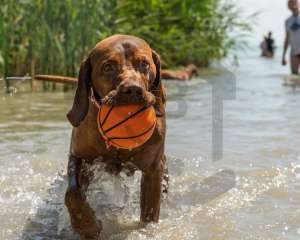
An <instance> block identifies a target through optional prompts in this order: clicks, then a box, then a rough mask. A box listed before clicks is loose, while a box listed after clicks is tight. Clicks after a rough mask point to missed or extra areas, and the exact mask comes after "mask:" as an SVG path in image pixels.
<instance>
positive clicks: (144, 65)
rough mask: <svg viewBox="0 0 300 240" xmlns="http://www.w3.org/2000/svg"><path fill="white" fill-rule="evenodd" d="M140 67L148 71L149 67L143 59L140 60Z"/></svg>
mask: <svg viewBox="0 0 300 240" xmlns="http://www.w3.org/2000/svg"><path fill="white" fill-rule="evenodd" d="M140 68H141V69H142V70H143V71H148V70H149V68H150V64H149V63H148V62H147V61H146V60H143V61H141V62H140Z"/></svg>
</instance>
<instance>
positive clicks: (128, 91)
mask: <svg viewBox="0 0 300 240" xmlns="http://www.w3.org/2000/svg"><path fill="white" fill-rule="evenodd" d="M118 92H119V93H121V94H125V95H128V96H140V95H142V93H143V89H142V88H141V87H140V86H137V85H129V84H121V85H120V86H119V89H118Z"/></svg>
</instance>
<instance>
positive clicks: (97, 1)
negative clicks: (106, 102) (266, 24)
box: [0, 0, 249, 76]
mask: <svg viewBox="0 0 300 240" xmlns="http://www.w3.org/2000/svg"><path fill="white" fill-rule="evenodd" d="M0 4H1V8H0V75H4V76H9V75H26V74H30V75H33V74H34V73H35V72H38V73H44V74H47V73H51V74H63V75H70V76H74V75H76V73H77V69H78V66H79V64H80V62H81V60H82V59H83V58H84V56H85V55H86V54H87V52H88V50H89V49H90V48H92V47H93V46H94V45H95V43H96V42H98V41H99V40H101V39H103V38H104V37H107V36H109V35H111V34H114V33H123V34H132V35H137V36H140V37H142V38H144V39H146V40H147V41H148V42H149V43H150V44H151V46H152V47H153V48H154V49H155V50H156V51H157V52H159V54H160V55H161V57H162V61H163V65H164V66H166V67H171V66H172V67H174V66H180V65H185V64H188V63H195V64H197V65H207V64H208V63H209V62H210V60H212V59H220V58H222V57H224V56H226V54H227V53H228V51H229V50H230V49H231V48H232V47H233V46H234V45H235V44H236V42H237V39H236V38H233V37H231V35H230V34H231V32H240V33H242V32H245V31H248V30H249V27H248V25H247V24H246V23H244V22H241V20H240V18H239V15H238V13H237V12H238V11H237V9H236V7H235V6H234V5H233V4H232V3H230V2H226V1H223V0H201V1H194V0H173V1H167V0H142V1H135V0H111V1H104V0H64V1H61V0H22V1H7V0H0Z"/></svg>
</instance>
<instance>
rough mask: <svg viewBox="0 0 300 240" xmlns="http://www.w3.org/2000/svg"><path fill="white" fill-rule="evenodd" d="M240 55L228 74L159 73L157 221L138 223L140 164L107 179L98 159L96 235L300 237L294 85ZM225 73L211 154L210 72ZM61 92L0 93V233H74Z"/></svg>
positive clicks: (298, 97) (272, 67) (274, 66)
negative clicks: (67, 201)
mask: <svg viewBox="0 0 300 240" xmlns="http://www.w3.org/2000/svg"><path fill="white" fill-rule="evenodd" d="M240 60H241V61H240V67H239V68H234V67H232V66H231V67H230V68H231V70H232V71H233V74H231V73H229V72H228V71H226V70H224V69H223V70H218V71H207V72H205V73H203V75H202V76H201V78H203V79H207V81H203V80H201V79H194V80H192V81H190V82H189V83H180V82H172V83H171V82H167V83H166V85H167V88H168V99H169V102H168V136H167V144H166V151H167V156H168V165H169V171H170V179H171V182H170V189H169V195H168V196H165V200H164V202H163V204H162V212H161V220H160V222H159V223H158V224H151V225H149V226H147V227H146V228H139V227H138V224H137V221H138V219H139V178H140V174H139V173H136V175H135V176H134V177H132V178H127V177H125V175H124V174H121V175H120V176H119V177H115V178H113V177H112V176H110V175H107V174H104V173H103V172H102V171H101V169H100V170H99V169H98V175H97V177H96V179H95V180H94V181H93V183H92V184H91V186H90V188H89V191H88V199H89V201H90V202H91V204H92V205H93V207H94V208H95V209H97V215H98V216H99V218H102V219H103V220H104V239H116V240H118V239H132V240H135V239H139V240H144V239H145V240H146V239H147V240H148V239H159V240H168V239H170V240H171V239H172V240H174V239H175V240H176V239H178V240H183V239H186V240H192V239H199V240H200V239H201V240H202V239H203V240H210V239H230V240H231V239H272V240H274V239H299V238H300V208H299V206H300V184H299V178H300V155H299V152H300V148H299V146H300V111H299V109H300V91H293V90H292V89H290V88H286V87H283V86H282V76H283V75H284V74H286V69H283V68H281V67H280V65H279V61H278V60H271V61H270V60H265V59H260V58H258V57H257V54H253V56H252V57H251V56H250V55H249V54H247V57H245V56H241V59H240ZM234 80H236V92H235V93H236V96H234V94H232V92H231V93H228V92H227V93H226V94H229V96H228V95H227V99H228V100H225V101H224V106H223V111H224V117H223V146H222V145H218V146H222V148H223V159H222V160H218V161H214V160H213V159H212V157H211V156H212V151H213V148H212V145H213V144H212V135H213V132H214V129H213V128H212V122H213V119H212V115H213V114H212V113H213V111H212V109H213V106H212V105H213V104H212V103H213V101H212V82H216V81H217V82H220V81H223V82H225V84H227V82H228V84H232V83H234ZM23 84H26V83H21V85H23ZM19 87H20V84H19V85H17V89H18V88H19ZM2 89H3V88H2ZM232 90H233V91H234V90H235V88H234V86H233V88H232ZM1 92H3V91H2V90H1ZM226 94H225V95H226ZM225 98H226V96H225ZM71 101H72V93H61V92H46V93H44V92H43V93H41V92H38V93H30V92H26V91H19V92H17V93H15V94H14V95H12V96H8V95H4V94H3V93H1V95H0V111H1V117H0V152H1V155H0V166H1V167H0V186H1V187H0V219H1V221H0V239H1V240H2V239H3V240H6V239H7V240H14V239H78V238H77V236H76V235H74V234H73V232H72V230H71V228H70V223H69V218H68V215H67V212H66V209H65V207H64V204H63V198H64V192H65V189H66V177H65V172H66V171H65V170H66V164H67V155H68V148H69V142H70V132H71V127H70V124H69V123H68V122H67V121H66V119H65V113H66V111H67V109H68V108H69V106H70V104H71ZM217 109H219V108H218V106H217ZM216 136H221V135H220V134H219V135H218V134H217V135H216ZM218 146H217V147H218ZM217 150H220V149H219V148H217Z"/></svg>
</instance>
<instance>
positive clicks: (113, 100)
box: [102, 90, 118, 105]
mask: <svg viewBox="0 0 300 240" xmlns="http://www.w3.org/2000/svg"><path fill="white" fill-rule="evenodd" d="M117 96H118V93H117V91H116V90H113V91H111V92H110V93H109V94H107V95H106V96H105V97H104V98H103V100H102V102H103V103H104V104H106V105H116V104H117Z"/></svg>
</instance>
